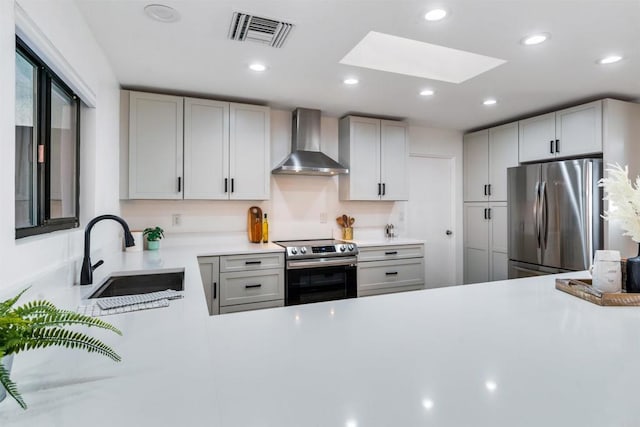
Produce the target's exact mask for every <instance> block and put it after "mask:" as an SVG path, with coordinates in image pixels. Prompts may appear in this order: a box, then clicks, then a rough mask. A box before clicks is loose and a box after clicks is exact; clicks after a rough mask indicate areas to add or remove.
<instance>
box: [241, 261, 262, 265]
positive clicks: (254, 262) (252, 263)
mask: <svg viewBox="0 0 640 427" xmlns="http://www.w3.org/2000/svg"><path fill="white" fill-rule="evenodd" d="M257 264H262V261H245V262H244V265H257Z"/></svg>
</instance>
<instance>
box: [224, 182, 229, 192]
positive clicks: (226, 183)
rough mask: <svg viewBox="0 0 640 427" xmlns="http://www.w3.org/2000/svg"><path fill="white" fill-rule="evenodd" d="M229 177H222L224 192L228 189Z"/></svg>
mask: <svg viewBox="0 0 640 427" xmlns="http://www.w3.org/2000/svg"><path fill="white" fill-rule="evenodd" d="M228 184H229V178H225V179H224V192H225V193H226V192H227V191H228Z"/></svg>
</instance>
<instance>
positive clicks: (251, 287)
mask: <svg viewBox="0 0 640 427" xmlns="http://www.w3.org/2000/svg"><path fill="white" fill-rule="evenodd" d="M244 287H245V289H254V288H260V287H262V283H255V284H250V285H244Z"/></svg>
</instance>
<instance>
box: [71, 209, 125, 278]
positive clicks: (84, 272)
mask: <svg viewBox="0 0 640 427" xmlns="http://www.w3.org/2000/svg"><path fill="white" fill-rule="evenodd" d="M103 219H112V220H114V221H117V222H119V223H120V225H122V228H123V229H124V245H125V246H126V247H130V246H133V245H134V244H135V241H134V239H133V236H132V235H131V231H129V225H128V224H127V223H126V221H125V220H124V219H122V218H120V217H119V216H116V215H100V216H97V217H95V218H93V219H92V220H91V221H89V223H88V224H87V227H86V228H85V229H84V260H83V261H82V269H81V270H80V284H81V285H90V284H91V283H93V270H95V269H96V268H98V267H100V266H101V265H102V264H104V261H103V260H100V261H98V262H96V263H95V264H94V265H91V258H90V257H89V254H90V252H91V229H92V228H93V226H94V225H96V223H97V222H98V221H102V220H103Z"/></svg>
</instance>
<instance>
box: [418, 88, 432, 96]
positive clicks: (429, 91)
mask: <svg viewBox="0 0 640 427" xmlns="http://www.w3.org/2000/svg"><path fill="white" fill-rule="evenodd" d="M434 93H435V92H434V91H432V90H431V89H425V90H423V91H421V92H420V95H422V96H431V95H433V94H434Z"/></svg>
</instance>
